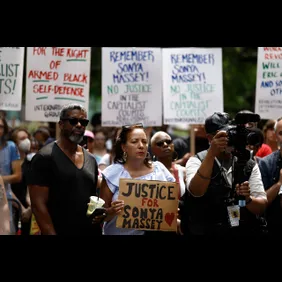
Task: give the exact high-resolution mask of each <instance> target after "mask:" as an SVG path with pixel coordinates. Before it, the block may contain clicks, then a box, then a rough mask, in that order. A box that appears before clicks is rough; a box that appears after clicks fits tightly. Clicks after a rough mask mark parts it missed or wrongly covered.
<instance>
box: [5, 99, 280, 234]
mask: <svg viewBox="0 0 282 282" xmlns="http://www.w3.org/2000/svg"><path fill="white" fill-rule="evenodd" d="M229 122H230V120H229V119H228V120H225V116H221V115H217V116H216V117H215V116H212V117H210V119H207V120H206V123H205V125H195V126H193V127H192V128H193V130H194V131H195V134H193V135H195V152H193V153H192V152H191V150H190V141H191V140H190V136H191V134H189V132H188V130H187V132H186V135H184V136H178V135H177V134H174V133H171V131H170V130H168V128H167V127H165V126H163V127H149V128H144V127H143V125H139V124H137V125H128V126H123V127H120V128H109V127H102V126H101V115H100V114H98V115H95V116H93V117H92V118H91V119H90V118H89V117H88V113H87V111H86V110H85V109H84V108H83V107H82V106H80V105H77V104H71V105H67V106H65V107H63V109H62V111H61V114H60V119H59V121H58V124H59V130H60V132H59V134H58V138H56V136H54V134H51V131H50V128H48V126H40V127H38V128H36V129H35V130H33V131H32V132H31V131H29V130H28V129H27V128H26V127H22V126H19V127H15V128H12V127H10V126H9V125H8V123H7V120H6V118H5V116H4V115H3V114H2V115H1V116H0V192H1V193H0V202H1V203H0V219H1V225H0V234H22V235H30V234H31V229H32V224H33V218H34V219H35V220H36V224H38V228H39V230H40V233H39V234H43V235H47V234H50V235H117V234H118V235H121V234H125V235H147V234H149V235H151V234H153V233H154V234H155V233H156V234H159V235H161V234H163V233H167V232H146V231H143V230H140V229H138V230H137V229H127V230H126V229H120V228H117V227H116V219H117V216H118V214H119V213H120V212H121V211H122V209H123V208H124V202H123V201H121V200H119V179H120V178H134V179H141V180H142V179H143V180H159V181H172V182H177V183H179V191H178V200H179V210H178V211H179V217H178V220H177V226H178V228H177V231H176V232H175V233H176V235H194V234H196V235H198V234H203V235H205V234H208V235H218V234H219V233H220V235H222V234H224V236H225V235H226V234H229V233H230V232H229V231H228V232H229V233H228V232H226V229H224V227H223V226H225V225H226V226H227V225H228V224H230V222H229V223H228V220H227V221H226V222H225V221H224V220H222V219H221V217H224V216H226V218H227V216H228V211H229V210H230V209H226V211H223V207H225V202H224V201H222V202H220V201H219V199H221V198H222V199H223V198H224V197H227V196H226V195H227V194H228V195H231V191H233V190H232V187H231V186H232V183H231V182H232V173H231V172H232V169H233V165H234V163H233V161H234V160H233V158H232V153H231V150H230V151H228V150H229V149H230V148H228V135H227V134H226V132H225V133H222V130H224V128H225V127H226V125H227V124H228V123H229ZM252 127H253V128H254V131H255V132H256V134H257V136H258V137H259V138H258V139H257V142H256V144H252V145H248V146H247V147H246V149H247V150H248V151H249V152H250V160H252V161H254V162H253V163H252V165H253V166H252V172H251V173H250V179H248V180H246V181H243V182H242V183H236V189H235V190H234V191H233V192H234V194H232V197H233V202H232V206H234V204H235V205H236V199H237V200H238V199H239V198H238V197H239V196H240V195H241V196H242V195H243V196H244V197H245V198H246V202H247V204H246V207H247V211H248V212H249V214H251V215H253V217H256V219H258V218H260V219H261V218H262V219H263V220H264V221H263V222H264V223H266V224H265V225H267V230H268V231H269V232H271V233H273V234H280V233H282V213H281V211H282V208H281V204H282V201H281V200H280V188H281V187H282V148H281V143H282V120H281V119H280V118H279V117H278V118H277V120H269V121H266V122H265V123H264V124H263V125H262V126H261V129H260V128H259V126H258V124H246V128H252ZM203 152H204V153H203ZM223 171H225V175H226V176H227V177H226V178H227V181H226V183H225V184H224V185H223V184H222V181H221V179H222V178H224V177H223V173H222V172H223ZM219 172H220V173H219ZM219 174H220V175H219ZM229 174H230V175H229ZM217 180H218V181H219V182H218V183H220V184H218V183H217V182H216V181H217ZM221 186H224V189H221V188H220V189H221V190H220V189H219V188H218V189H219V190H218V191H221V192H218V191H215V190H216V189H217V188H216V187H221ZM229 186H230V187H229ZM281 190H282V189H281ZM93 195H98V196H99V197H101V198H102V199H103V200H104V201H105V204H104V213H103V214H100V215H98V216H95V217H94V218H93V217H92V218H91V220H89V218H88V217H86V210H87V208H88V203H89V198H90V197H91V196H93ZM228 197H229V196H228ZM230 197H231V196H230ZM219 202H220V203H219ZM227 206H228V205H227ZM230 206H231V204H230ZM199 209H200V210H201V211H203V210H205V212H201V211H200V212H199ZM195 214H197V216H196V215H195ZM193 216H195V218H196V219H195V221H193V222H192V221H191V218H192V219H193ZM200 217H201V218H200ZM193 220H194V219H193ZM280 222H281V223H280ZM219 225H220V227H219ZM231 227H232V226H231ZM231 229H232V228H231ZM231 229H230V230H231ZM222 230H224V231H222ZM232 230H235V229H232ZM19 231H20V232H19ZM252 231H253V230H252ZM254 232H256V230H255V231H254ZM169 233H170V232H169Z"/></svg>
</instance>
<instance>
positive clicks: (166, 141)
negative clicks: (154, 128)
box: [156, 139, 172, 147]
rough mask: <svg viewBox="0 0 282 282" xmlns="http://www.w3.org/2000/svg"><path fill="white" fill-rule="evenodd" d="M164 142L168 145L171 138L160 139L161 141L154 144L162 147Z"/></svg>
mask: <svg viewBox="0 0 282 282" xmlns="http://www.w3.org/2000/svg"><path fill="white" fill-rule="evenodd" d="M164 143H166V144H167V145H170V144H171V143H172V140H171V139H167V140H162V141H159V142H156V145H157V146H158V147H162V146H163V145H164Z"/></svg>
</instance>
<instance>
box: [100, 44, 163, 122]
mask: <svg viewBox="0 0 282 282" xmlns="http://www.w3.org/2000/svg"><path fill="white" fill-rule="evenodd" d="M135 123H143V125H144V126H161V125H162V64H161V49H160V48H134V47H125V48H114V47H103V49H102V126H104V127H107V126H116V127H120V126H122V125H129V124H135Z"/></svg>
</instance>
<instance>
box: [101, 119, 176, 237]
mask: <svg viewBox="0 0 282 282" xmlns="http://www.w3.org/2000/svg"><path fill="white" fill-rule="evenodd" d="M114 148H115V151H114V156H115V157H114V164H112V165H110V166H108V167H107V168H106V169H105V170H103V172H102V175H103V180H102V184H101V193H100V196H101V198H102V199H104V200H105V205H104V207H105V208H106V210H107V217H106V219H105V224H104V234H105V235H144V234H146V232H145V231H143V230H136V229H123V228H117V227H116V219H117V215H118V214H119V213H120V212H121V211H122V210H123V208H124V202H123V201H121V200H118V196H119V180H120V179H121V178H128V179H139V180H160V181H172V182H175V178H174V177H173V176H172V175H171V173H170V172H169V171H168V169H167V168H166V167H165V166H164V165H163V164H162V163H161V162H154V163H152V161H151V158H150V156H149V154H148V140H147V136H146V133H145V130H144V128H143V126H142V124H136V125H130V126H123V127H122V130H121V132H120V135H119V137H118V138H117V140H116V144H115V146H114ZM149 232H151V231H149ZM156 232H160V231H156Z"/></svg>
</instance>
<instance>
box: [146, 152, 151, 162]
mask: <svg viewBox="0 0 282 282" xmlns="http://www.w3.org/2000/svg"><path fill="white" fill-rule="evenodd" d="M146 159H148V160H151V155H150V153H149V152H147V155H146Z"/></svg>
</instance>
